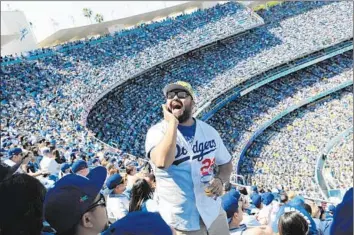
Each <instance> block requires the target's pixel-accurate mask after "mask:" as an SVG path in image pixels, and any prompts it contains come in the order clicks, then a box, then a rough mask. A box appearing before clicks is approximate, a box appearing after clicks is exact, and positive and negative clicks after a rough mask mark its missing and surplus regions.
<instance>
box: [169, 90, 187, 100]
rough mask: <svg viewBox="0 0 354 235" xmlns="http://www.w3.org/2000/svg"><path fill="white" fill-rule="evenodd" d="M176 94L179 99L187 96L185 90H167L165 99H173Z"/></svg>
mask: <svg viewBox="0 0 354 235" xmlns="http://www.w3.org/2000/svg"><path fill="white" fill-rule="evenodd" d="M176 95H177V97H178V98H179V99H185V98H187V97H188V96H189V94H188V92H186V91H169V92H167V94H166V97H167V99H173V98H175V96H176Z"/></svg>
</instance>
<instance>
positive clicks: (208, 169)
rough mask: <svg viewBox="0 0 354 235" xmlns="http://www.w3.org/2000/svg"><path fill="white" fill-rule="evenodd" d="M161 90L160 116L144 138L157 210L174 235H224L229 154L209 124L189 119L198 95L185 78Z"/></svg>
mask: <svg viewBox="0 0 354 235" xmlns="http://www.w3.org/2000/svg"><path fill="white" fill-rule="evenodd" d="M163 94H164V96H165V98H166V103H165V104H163V105H162V109H163V117H164V119H163V120H162V121H161V122H159V123H157V124H156V125H154V126H152V127H151V128H150V129H149V130H148V133H147V135H146V141H145V150H146V156H147V158H149V159H150V162H151V166H152V168H153V171H154V172H155V175H156V189H155V193H156V196H157V198H158V202H159V203H158V211H159V212H160V214H161V216H162V218H163V219H164V220H165V221H166V222H167V223H168V224H170V225H171V226H172V227H174V228H175V230H176V233H177V234H178V235H182V234H183V235H184V234H188V235H189V234H193V235H199V234H200V235H204V234H209V235H228V234H229V228H228V224H227V220H226V213H225V211H224V210H223V209H222V207H221V199H220V196H221V194H222V193H223V184H224V183H226V182H228V181H229V180H230V175H231V172H232V168H233V167H232V163H231V155H230V153H229V152H228V151H227V149H226V147H225V145H224V143H223V141H222V140H221V138H220V135H219V133H218V132H217V131H216V130H215V129H214V128H213V127H211V126H210V125H208V124H206V123H205V122H203V121H200V120H198V119H196V118H193V116H192V112H193V109H194V107H195V102H196V97H195V95H194V92H193V89H192V86H191V85H190V84H189V83H187V82H183V81H178V82H175V83H171V84H168V85H167V86H165V88H164V89H163Z"/></svg>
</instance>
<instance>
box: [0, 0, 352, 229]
mask: <svg viewBox="0 0 354 235" xmlns="http://www.w3.org/2000/svg"><path fill="white" fill-rule="evenodd" d="M351 6H352V3H350V2H333V3H324V2H310V3H308V4H304V3H298V2H286V3H283V4H281V5H279V6H276V7H274V9H277V10H274V9H272V11H273V12H272V13H271V14H268V13H266V12H260V15H261V16H262V17H263V18H264V19H265V21H266V22H267V25H265V26H262V27H259V28H257V29H255V30H253V31H250V32H249V33H248V34H247V35H242V37H238V38H234V39H231V40H229V41H225V42H222V43H218V44H217V45H215V46H212V47H209V48H206V49H202V50H199V51H197V52H195V53H192V54H189V55H184V56H181V57H178V58H176V59H175V60H174V61H173V62H172V63H169V64H167V65H164V66H158V67H157V68H156V69H154V70H152V71H151V72H149V73H145V74H143V75H141V76H139V77H138V78H136V79H133V80H131V81H128V82H127V83H126V84H123V85H122V86H120V87H118V88H117V89H115V90H113V91H112V92H111V93H109V95H108V96H106V97H104V98H103V99H101V100H100V101H99V102H98V103H97V105H96V106H95V107H94V109H93V111H92V112H91V113H90V114H89V118H88V125H89V127H90V129H91V130H92V132H91V131H89V130H87V129H86V123H85V121H83V122H82V121H81V120H82V118H83V117H84V118H85V117H86V115H87V114H88V111H90V110H91V108H92V107H93V105H95V104H90V103H89V102H90V101H92V100H95V98H96V97H97V96H98V95H100V94H101V93H102V92H104V91H105V90H107V89H108V88H111V87H112V85H113V84H114V83H116V82H123V81H125V80H127V79H129V78H130V77H131V76H132V75H134V74H137V73H139V72H142V71H144V70H146V69H147V68H148V67H150V66H152V65H153V64H155V63H160V62H163V61H165V60H167V59H169V58H171V57H173V56H176V55H178V54H179V53H182V52H184V51H187V50H190V49H191V48H194V47H198V46H200V45H202V44H203V43H206V42H210V40H211V41H212V40H216V39H217V38H220V37H224V36H227V35H231V34H236V33H239V32H241V31H242V30H245V28H242V27H241V28H238V27H234V24H235V22H239V21H240V20H241V19H244V20H245V22H246V23H247V22H248V23H249V24H250V25H254V24H256V23H259V21H257V19H256V18H254V17H250V16H251V15H250V14H249V12H247V9H245V8H242V7H240V5H238V4H236V3H227V4H223V5H217V6H216V7H214V8H212V9H209V10H205V11H197V12H195V13H193V14H191V15H190V16H188V15H183V16H181V17H177V18H176V19H174V20H172V19H166V20H164V21H163V22H160V23H154V24H151V25H143V26H140V27H137V28H135V29H133V30H127V31H123V32H121V33H118V34H116V35H114V36H107V37H102V38H97V39H92V40H87V41H80V42H73V43H68V44H66V45H62V46H59V47H56V48H52V49H42V50H38V51H35V52H31V53H30V56H40V55H43V57H42V58H38V59H37V60H30V59H28V58H26V57H23V56H22V57H19V58H14V57H6V58H2V64H1V78H2V79H1V81H0V83H1V84H0V85H1V88H0V89H1V96H0V97H1V106H2V109H1V149H0V157H1V164H0V198H1V200H0V208H1V211H2V212H0V234H1V235H13V234H23V235H26V234H31V235H32V234H33V235H37V234H38V235H39V234H41V233H42V234H43V235H44V234H52V233H54V234H58V235H66V234H86V235H87V234H98V233H101V232H102V231H105V232H103V234H143V232H147V230H150V229H151V231H149V232H150V234H164V235H169V234H171V235H172V234H174V230H173V229H171V228H170V226H168V225H167V224H166V223H165V222H164V221H163V220H162V218H161V217H160V216H159V215H158V214H156V212H158V211H157V210H156V203H157V202H158V199H157V198H156V195H155V194H154V188H155V187H156V185H155V176H154V175H153V172H152V171H151V168H150V166H149V164H148V163H147V162H146V161H144V160H142V159H138V158H137V157H135V156H132V155H129V154H127V152H129V153H132V154H134V155H136V156H143V151H142V148H141V146H142V143H143V139H144V137H145V134H146V131H147V129H148V127H149V126H151V125H152V124H155V123H156V122H157V121H158V120H159V119H160V118H161V115H160V104H161V103H162V98H163V97H162V96H161V97H160V96H159V94H160V90H161V88H162V85H164V84H166V83H168V82H170V81H172V80H177V79H178V80H186V81H190V82H191V83H192V85H193V86H194V87H196V88H197V94H198V102H199V104H202V103H203V102H205V101H206V100H208V99H210V98H211V97H213V96H215V95H217V94H218V92H220V91H221V90H223V89H225V88H227V87H230V86H233V85H235V84H238V83H240V82H242V81H244V80H246V79H249V78H251V77H252V76H254V75H255V74H257V73H260V72H261V71H264V70H268V69H269V68H271V67H274V66H277V65H278V64H280V63H284V62H286V61H291V60H293V59H295V58H297V57H299V56H302V55H304V54H305V53H310V52H313V51H316V50H319V49H322V48H325V47H328V46H331V45H334V44H337V43H339V42H341V41H343V40H347V39H349V38H350V37H352V31H351V30H350V29H351V28H352V27H351V26H352V21H351V17H349V15H351V14H352V12H351V11H350V10H348V9H351V8H350V7H351ZM299 9H300V10H299ZM225 15H226V17H224V16H225ZM206 16H208V17H206ZM209 16H213V17H209ZM247 17H250V18H247ZM245 18H246V19H245ZM258 20H259V19H258ZM252 21H253V22H252ZM242 24H243V26H245V25H244V23H242ZM220 25H222V27H220ZM334 25H335V26H334ZM249 27H251V26H249ZM171 28H173V31H170V29H171ZM157 35H158V36H157ZM220 35H221V36H220ZM304 39H306V40H304ZM300 47H301V50H300V49H299V48H300ZM166 51H168V52H169V53H166ZM274 53H276V54H277V55H279V56H277V57H274V56H273V55H274ZM45 54H49V55H45ZM270 58H273V59H270ZM333 61H334V62H333ZM349 61H350V59H349V58H348V55H343V56H338V57H336V58H334V59H331V60H329V61H326V62H323V63H321V65H320V66H314V68H312V67H311V68H310V69H307V70H305V71H301V72H298V74H297V77H296V78H294V79H290V77H289V78H286V79H287V80H282V81H283V82H284V83H281V82H279V83H276V82H274V83H272V84H270V85H268V86H267V89H266V88H261V89H259V90H258V91H256V92H252V95H255V96H257V95H258V97H259V96H260V95H262V94H263V95H264V94H266V95H265V97H268V96H269V97H270V98H269V99H267V100H268V101H269V102H270V103H272V104H273V107H272V108H274V111H270V115H273V114H275V113H276V112H279V111H281V110H282V109H283V108H284V107H286V106H287V105H289V104H293V103H295V102H297V101H299V100H301V99H303V98H304V97H306V95H309V94H312V95H314V94H317V93H318V92H320V91H324V90H326V89H329V88H331V87H333V86H335V85H338V84H340V83H342V82H343V81H346V80H347V79H348V77H350V76H352V70H351V67H350V65H349V64H350V63H349ZM7 62H14V63H7ZM333 63H334V64H335V65H336V66H338V67H334V66H332V64H333ZM327 65H328V68H327V67H326V66H327ZM196 71H198V73H197V72H196ZM324 72H326V74H329V75H326V76H328V77H327V78H326V79H323V73H324ZM331 72H332V73H331ZM304 74H306V76H305V77H306V78H308V79H307V80H306V79H304V80H301V79H299V78H300V77H302V75H304ZM191 75H194V76H191ZM290 80H291V81H290ZM300 80H301V81H300ZM286 82H289V83H291V84H292V86H291V87H289V88H285V87H286ZM272 85H273V86H274V87H276V86H279V87H277V88H273V90H272V89H269V87H270V86H272ZM262 89H263V90H262ZM306 89H307V90H306ZM271 90H272V91H273V92H271ZM282 90H284V93H281V92H279V91H282ZM275 91H277V92H275ZM268 92H270V93H268ZM278 93H279V94H278ZM273 95H274V96H273ZM250 96H251V94H250V95H249V96H246V98H245V102H246V99H249V98H250ZM271 97H273V98H271ZM275 97H277V98H275ZM290 97H291V98H290ZM348 97H349V96H348V95H347V96H344V98H343V99H348V102H336V103H334V104H332V106H331V108H333V110H334V112H338V113H339V115H338V114H337V118H342V119H343V121H344V122H343V123H344V124H346V121H348V120H347V119H346V117H347V115H346V114H347V112H349V111H348V110H349V108H347V109H348V110H346V111H343V107H342V106H343V105H344V106H345V105H347V107H348V106H349V105H350V104H352V100H350V98H348ZM286 98H288V99H286ZM242 99H244V98H242ZM261 100H262V99H261ZM261 100H260V101H261ZM253 101H254V100H253ZM132 104H133V105H132ZM244 104H246V103H244ZM247 104H248V105H249V106H252V105H256V104H253V102H249V101H247ZM278 105H279V109H277V107H278ZM328 105H330V102H328ZM316 107H317V106H316ZM260 108H261V107H260ZM261 110H264V109H261ZM320 110H322V109H320ZM322 111H323V110H322ZM341 112H342V113H341ZM342 114H343V115H342ZM245 116H246V115H245ZM217 118H218V117H215V120H216V119H217ZM313 119H315V118H313ZM323 119H324V121H323V122H324V123H325V122H326V121H328V117H323ZM212 120H214V119H212ZM311 120H312V119H311ZM321 120H322V119H321ZM338 120H339V119H338ZM252 122H253V121H252ZM255 123H256V122H255ZM257 123H262V121H261V120H259V122H258V120H257ZM343 123H342V124H343ZM214 124H215V125H214ZM331 124H333V123H331ZM344 124H343V125H344ZM212 125H214V126H216V127H217V128H220V126H218V125H219V124H218V123H213V124H212ZM231 125H232V124H231ZM254 127H255V126H253V128H254ZM335 129H336V128H335V127H333V128H332V129H330V130H329V131H332V132H333V133H334V132H335V131H336V130H335ZM225 131H226V130H225ZM251 131H252V130H251V129H248V133H250V132H251ZM315 131H317V130H315ZM289 132H290V130H289ZM220 133H221V134H222V135H223V136H222V137H223V139H224V140H226V139H227V138H228V137H227V135H229V134H235V133H233V130H231V132H230V130H227V134H225V132H224V130H223V131H221V132H220ZM326 134H328V133H327V132H326V133H325V134H324V135H326ZM95 136H96V137H98V138H99V139H101V140H103V141H105V142H107V143H110V142H111V143H113V142H112V141H114V142H116V143H117V145H118V147H119V148H120V149H121V151H117V150H115V149H112V148H110V147H108V146H107V145H106V144H104V143H102V142H100V141H99V140H97V139H96V138H94V137H95ZM245 136H246V135H245ZM293 138H294V143H295V144H296V136H293ZM320 138H323V136H322V135H321V136H320V137H319V139H320ZM224 142H225V143H228V141H224ZM230 143H232V142H230ZM233 144H235V143H233ZM227 147H228V148H229V149H230V148H233V147H234V146H233V145H232V146H231V145H229V146H227ZM233 151H237V149H236V150H235V149H234V150H233ZM284 151H285V150H284ZM260 154H262V153H260ZM265 159H267V158H266V156H265ZM262 161H263V160H262ZM309 161H310V160H309ZM311 164H312V162H311ZM246 169H247V168H246ZM264 169H265V168H262V170H264ZM306 174H307V172H304V175H306ZM274 175H275V174H274ZM80 176H85V177H80ZM276 178H277V177H274V178H271V179H272V180H273V179H274V181H272V184H273V185H278V184H281V185H279V186H277V189H276V190H268V189H269V187H268V186H269V184H268V183H270V182H268V181H263V182H262V181H261V179H259V181H257V180H256V181H255V182H256V183H257V184H258V183H259V187H258V188H257V187H253V188H252V190H250V189H249V188H247V189H246V188H244V187H237V189H235V188H233V189H230V187H227V185H225V194H224V195H223V196H222V205H223V209H224V210H225V211H226V213H227V216H228V219H229V229H230V234H241V233H242V232H244V231H248V232H249V233H250V234H256V233H255V232H254V230H252V228H251V227H257V226H261V225H263V226H268V227H267V228H266V230H267V231H268V232H269V234H271V233H273V232H278V229H279V234H289V233H287V231H290V232H291V231H292V232H294V231H295V230H293V229H299V230H303V231H301V233H296V234H331V235H333V234H351V233H352V232H353V228H352V225H351V227H350V226H349V227H345V226H344V227H341V226H340V225H341V224H342V223H345V222H347V221H350V220H352V214H351V213H350V212H349V213H348V211H347V206H348V205H351V207H352V205H353V204H352V197H353V195H352V194H353V190H352V189H351V190H349V191H348V192H347V194H346V196H345V197H344V199H343V202H342V203H341V204H339V205H338V206H337V208H336V212H334V209H333V207H329V206H328V207H325V208H323V207H320V206H319V205H317V204H316V203H315V202H311V201H306V200H305V199H304V198H303V197H302V195H308V194H310V195H312V193H313V192H312V188H311V187H310V186H309V187H308V188H306V189H303V188H301V187H298V188H296V187H294V188H293V185H292V184H294V185H295V186H296V185H297V184H296V183H295V182H281V181H280V180H275V179H276ZM298 179H301V180H302V178H301V177H300V178H298ZM308 179H309V178H308ZM308 179H307V180H308ZM309 184H310V183H309ZM287 185H289V186H288V187H289V189H288V188H286V186H287ZM229 186H230V185H229ZM306 186H307V185H306ZM270 191H271V192H270ZM88 195H89V196H88ZM74 199H77V200H74ZM104 208H106V209H104ZM309 208H310V209H309ZM305 210H306V211H305ZM296 211H297V212H296ZM4 212H6V213H4ZM306 213H307V214H306ZM289 216H294V217H296V219H294V220H291V219H290V220H289V219H288V217H289ZM325 217H327V219H326V218H325ZM295 220H300V221H301V225H299V224H298V223H296V222H295ZM137 221H139V223H138V224H137ZM14 225H16V226H14ZM109 225H110V227H108V226H109ZM151 225H153V226H151ZM314 225H315V226H314ZM252 231H253V232H252ZM296 231H297V230H296Z"/></svg>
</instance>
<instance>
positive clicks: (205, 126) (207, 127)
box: [196, 119, 219, 135]
mask: <svg viewBox="0 0 354 235" xmlns="http://www.w3.org/2000/svg"><path fill="white" fill-rule="evenodd" d="M196 120H197V124H198V125H199V126H200V127H201V128H203V130H207V131H208V132H211V133H214V134H216V135H219V133H218V131H217V130H215V128H214V127H212V126H211V125H209V124H208V123H206V122H204V121H202V120H199V119H196Z"/></svg>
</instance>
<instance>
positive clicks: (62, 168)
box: [60, 163, 70, 172]
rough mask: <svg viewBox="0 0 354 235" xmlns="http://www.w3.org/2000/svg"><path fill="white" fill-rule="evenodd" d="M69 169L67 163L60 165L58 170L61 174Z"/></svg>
mask: <svg viewBox="0 0 354 235" xmlns="http://www.w3.org/2000/svg"><path fill="white" fill-rule="evenodd" d="M69 168H70V164H69V163H64V164H62V165H61V167H60V170H61V171H62V172H65V171H66V170H67V169H69Z"/></svg>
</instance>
